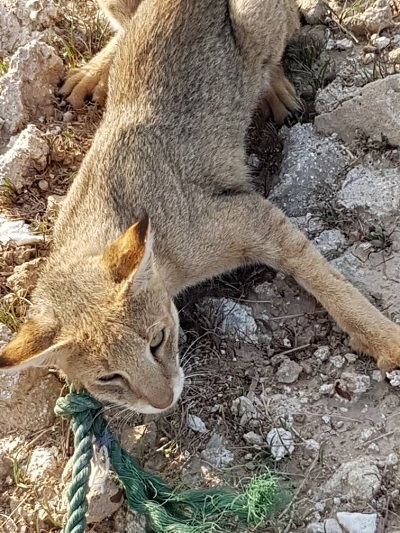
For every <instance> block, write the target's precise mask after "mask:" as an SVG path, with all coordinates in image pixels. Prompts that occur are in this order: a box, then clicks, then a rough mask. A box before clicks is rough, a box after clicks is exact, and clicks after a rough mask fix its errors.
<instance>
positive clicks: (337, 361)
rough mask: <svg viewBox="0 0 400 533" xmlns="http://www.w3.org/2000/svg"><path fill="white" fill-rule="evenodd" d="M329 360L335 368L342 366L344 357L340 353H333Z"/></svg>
mask: <svg viewBox="0 0 400 533" xmlns="http://www.w3.org/2000/svg"><path fill="white" fill-rule="evenodd" d="M331 361H332V364H333V366H334V367H335V368H342V367H343V366H344V363H345V359H344V357H342V356H341V355H335V356H334V357H331Z"/></svg>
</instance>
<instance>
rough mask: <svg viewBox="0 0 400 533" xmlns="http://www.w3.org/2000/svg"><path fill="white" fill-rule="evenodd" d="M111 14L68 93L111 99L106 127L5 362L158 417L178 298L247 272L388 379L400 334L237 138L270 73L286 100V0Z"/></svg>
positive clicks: (172, 382) (144, 7)
mask: <svg viewBox="0 0 400 533" xmlns="http://www.w3.org/2000/svg"><path fill="white" fill-rule="evenodd" d="M106 4H107V9H108V12H109V13H111V14H112V16H113V17H114V22H115V26H116V27H118V33H117V34H116V36H115V37H114V39H113V40H112V41H111V43H110V44H109V45H108V46H107V48H106V52H103V53H100V56H98V57H97V58H95V59H94V60H93V63H92V64H89V65H88V66H86V67H84V68H83V69H82V70H81V71H79V72H73V73H72V74H71V76H70V77H69V79H68V80H67V83H66V85H65V86H64V92H65V93H67V94H70V99H71V102H73V103H74V104H75V105H79V104H80V103H81V102H80V98H84V97H85V96H86V94H87V93H88V92H93V93H94V95H96V91H98V94H100V92H101V91H103V96H105V94H107V107H106V111H105V114H104V118H103V120H102V123H101V125H100V127H99V129H98V131H97V133H96V135H95V137H94V140H93V144H92V147H91V149H90V151H89V153H88V154H87V156H86V157H85V159H84V161H83V164H82V167H81V169H80V172H79V174H78V176H77V177H76V178H75V181H74V183H73V185H72V187H71V189H70V191H69V194H68V196H67V199H66V201H65V203H64V205H63V208H62V210H61V213H60V216H59V218H58V221H57V223H56V226H55V232H54V247H53V251H52V253H51V255H50V258H49V259H48V261H47V266H46V268H45V270H44V271H43V272H42V274H41V277H40V279H39V282H38V285H37V288H36V290H35V292H34V294H33V298H32V300H33V304H32V309H31V316H30V318H29V320H28V321H27V323H26V324H25V325H24V326H23V327H22V328H21V330H20V332H19V333H18V335H17V336H16V338H15V339H14V340H13V341H12V342H11V343H10V344H9V345H8V346H7V347H5V348H4V349H3V351H2V352H1V354H0V367H1V368H3V369H13V368H19V367H24V366H29V365H55V366H58V367H60V368H61V369H62V370H63V371H64V372H65V373H66V374H67V375H68V376H69V377H70V379H71V380H72V381H73V382H74V383H75V385H77V386H79V387H84V388H86V389H87V390H88V391H89V392H90V393H91V394H93V396H95V397H96V398H98V399H99V400H101V401H105V402H113V403H114V404H119V405H123V406H125V407H129V408H132V409H134V410H136V411H139V412H143V413H157V412H160V411H162V410H164V409H167V408H169V407H170V406H172V405H173V404H174V403H175V402H176V401H177V399H178V398H179V396H180V394H181V391H182V387H183V381H184V376H183V371H182V369H181V368H180V366H179V355H178V331H179V327H178V314H177V311H176V309H175V306H174V302H173V298H174V296H175V295H177V294H178V293H179V292H180V291H182V290H183V289H185V288H187V287H189V286H191V285H193V284H196V283H198V282H200V281H203V280H205V279H207V278H211V277H212V276H215V275H217V274H220V273H222V272H225V271H228V270H230V269H234V268H236V267H239V266H242V265H248V264H254V263H262V264H267V265H270V266H271V267H273V268H275V269H278V270H282V271H284V272H286V273H289V274H291V275H292V276H294V278H295V279H296V280H297V281H298V282H299V284H300V285H302V286H303V287H304V288H305V289H307V290H308V291H309V292H310V293H311V294H313V295H314V296H315V297H316V298H317V299H318V300H319V301H320V302H321V303H322V304H323V305H324V306H325V308H326V309H327V310H328V311H329V313H330V314H331V315H332V316H333V318H334V319H335V320H336V321H337V323H338V324H339V325H340V326H341V327H342V328H343V329H344V330H345V331H346V332H347V333H348V334H349V335H350V337H351V341H352V345H353V347H354V348H355V349H359V350H362V351H364V352H366V353H368V354H370V355H371V356H373V357H374V358H375V359H376V361H377V363H378V365H379V367H380V368H381V369H385V370H387V369H390V368H393V367H394V366H396V365H398V364H399V362H400V329H399V327H398V326H396V325H395V324H393V323H392V322H390V321H389V320H388V319H387V318H385V317H384V316H383V315H382V314H381V313H380V312H379V311H378V310H377V309H375V308H374V307H373V306H372V305H371V304H370V303H369V302H368V301H367V300H366V299H365V298H364V297H363V296H362V295H361V294H360V293H359V292H358V291H357V290H356V289H355V288H354V287H353V286H352V285H351V284H350V283H348V282H347V281H346V280H345V279H344V278H343V277H342V276H341V275H340V274H339V273H338V272H336V271H335V270H334V269H333V268H332V267H331V266H330V264H329V263H328V262H327V261H326V260H325V259H324V258H323V257H322V256H321V255H320V254H319V252H318V251H317V250H316V249H315V248H314V247H313V246H312V244H311V243H310V242H309V241H308V240H307V238H306V237H305V236H304V235H303V234H302V233H301V232H300V231H298V230H297V229H296V228H295V227H294V226H292V224H291V223H290V222H289V220H288V219H287V218H286V217H285V216H284V215H283V213H282V212H281V211H280V210H279V209H277V208H276V207H274V206H273V205H272V204H271V202H269V201H268V200H266V199H264V198H262V197H261V196H259V195H258V194H256V192H255V190H254V188H253V185H252V183H251V181H250V178H249V176H248V172H247V169H246V164H245V160H246V158H245V147H244V138H245V133H246V130H247V128H248V126H249V123H250V120H251V116H252V112H253V110H254V109H255V107H256V105H257V103H258V100H259V98H260V94H261V93H262V92H263V91H264V90H265V69H267V72H269V73H270V86H269V92H268V99H269V102H270V105H271V109H272V112H273V113H274V112H275V113H276V114H277V115H278V114H279V113H278V111H279V109H280V110H281V112H282V113H283V114H285V112H287V111H286V108H287V107H290V103H291V102H293V94H292V92H291V87H290V85H289V83H288V82H287V81H286V80H285V79H284V77H283V74H282V72H281V70H280V68H279V61H280V59H281V56H282V53H283V49H284V46H285V43H286V41H287V39H288V37H289V36H290V35H291V34H292V33H293V32H294V31H295V29H296V27H297V16H296V12H295V9H294V6H293V3H292V2H291V1H289V0H285V1H283V0H142V2H138V1H130V2H129V1H128V0H118V1H116V0H110V1H108V2H107V3H106ZM99 57H100V59H99ZM96 62H97V63H96ZM274 109H275V111H274Z"/></svg>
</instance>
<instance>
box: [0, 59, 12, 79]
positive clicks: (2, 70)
mask: <svg viewBox="0 0 400 533" xmlns="http://www.w3.org/2000/svg"><path fill="white" fill-rule="evenodd" d="M9 67H10V65H9V63H8V61H7V60H6V59H4V58H3V57H1V56H0V76H4V74H6V73H7V72H8V69H9Z"/></svg>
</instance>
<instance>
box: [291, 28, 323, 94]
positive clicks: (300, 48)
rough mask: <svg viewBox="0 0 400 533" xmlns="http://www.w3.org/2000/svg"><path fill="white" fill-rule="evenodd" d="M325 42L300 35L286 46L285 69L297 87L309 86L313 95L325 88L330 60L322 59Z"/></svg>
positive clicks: (313, 37)
mask: <svg viewBox="0 0 400 533" xmlns="http://www.w3.org/2000/svg"><path fill="white" fill-rule="evenodd" d="M325 46H326V41H325V40H324V39H322V38H320V37H317V36H315V35H301V36H300V37H298V38H297V39H295V40H293V41H292V42H290V43H289V44H288V46H287V49H286V52H285V58H284V64H285V69H286V71H287V72H288V74H289V76H290V77H291V78H292V79H293V80H294V82H295V83H297V85H302V86H304V85H306V86H309V87H310V89H311V90H312V92H313V93H314V94H315V93H316V92H317V91H318V89H321V88H322V87H324V86H325V80H326V78H327V74H328V71H329V69H330V67H331V60H330V59H329V58H324V57H323V52H324V51H325Z"/></svg>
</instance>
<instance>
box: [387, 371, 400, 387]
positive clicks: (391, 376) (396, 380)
mask: <svg viewBox="0 0 400 533" xmlns="http://www.w3.org/2000/svg"><path fill="white" fill-rule="evenodd" d="M386 377H387V378H388V380H389V381H390V384H391V385H392V387H400V370H393V372H386Z"/></svg>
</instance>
